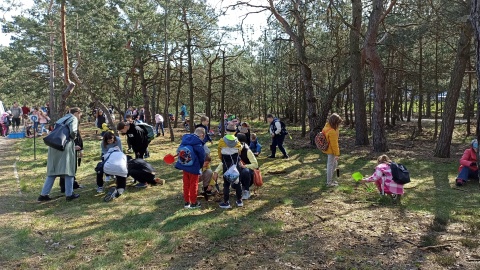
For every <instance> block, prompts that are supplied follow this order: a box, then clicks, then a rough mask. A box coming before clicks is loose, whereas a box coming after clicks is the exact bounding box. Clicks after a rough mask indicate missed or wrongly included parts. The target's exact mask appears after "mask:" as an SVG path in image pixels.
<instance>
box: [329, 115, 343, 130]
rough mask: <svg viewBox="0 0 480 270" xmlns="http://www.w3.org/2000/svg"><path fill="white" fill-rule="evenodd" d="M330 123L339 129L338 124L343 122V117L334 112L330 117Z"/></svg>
mask: <svg viewBox="0 0 480 270" xmlns="http://www.w3.org/2000/svg"><path fill="white" fill-rule="evenodd" d="M328 123H329V124H330V127H332V128H333V129H335V130H337V129H338V126H340V123H342V118H341V117H340V115H338V114H336V113H332V114H331V115H330V116H329V117H328Z"/></svg>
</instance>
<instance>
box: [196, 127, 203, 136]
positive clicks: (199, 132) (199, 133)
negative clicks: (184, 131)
mask: <svg viewBox="0 0 480 270" xmlns="http://www.w3.org/2000/svg"><path fill="white" fill-rule="evenodd" d="M195 135H197V136H200V135H203V136H205V129H204V128H203V127H198V128H196V129H195Z"/></svg>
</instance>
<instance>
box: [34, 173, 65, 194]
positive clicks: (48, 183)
mask: <svg viewBox="0 0 480 270" xmlns="http://www.w3.org/2000/svg"><path fill="white" fill-rule="evenodd" d="M56 177H57V176H55V175H49V176H47V178H46V179H45V183H44V184H43V188H42V193H40V195H42V196H46V195H48V194H50V191H51V190H52V187H53V183H54V182H55V178H56ZM72 194H73V176H69V175H65V196H72Z"/></svg>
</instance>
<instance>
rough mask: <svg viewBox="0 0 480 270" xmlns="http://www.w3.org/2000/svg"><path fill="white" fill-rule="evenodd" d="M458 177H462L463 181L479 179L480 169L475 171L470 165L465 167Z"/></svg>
mask: <svg viewBox="0 0 480 270" xmlns="http://www.w3.org/2000/svg"><path fill="white" fill-rule="evenodd" d="M457 179H462V180H463V182H467V180H468V179H476V180H478V171H473V170H471V169H470V168H469V167H465V166H464V167H463V168H462V170H461V171H460V173H459V174H458V176H457Z"/></svg>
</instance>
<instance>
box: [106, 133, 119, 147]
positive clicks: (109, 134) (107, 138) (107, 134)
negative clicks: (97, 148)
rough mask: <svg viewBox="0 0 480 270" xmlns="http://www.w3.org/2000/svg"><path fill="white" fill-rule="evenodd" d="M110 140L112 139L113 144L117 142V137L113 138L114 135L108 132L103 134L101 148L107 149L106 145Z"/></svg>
mask: <svg viewBox="0 0 480 270" xmlns="http://www.w3.org/2000/svg"><path fill="white" fill-rule="evenodd" d="M110 139H113V142H114V143H116V142H117V137H115V134H113V133H112V132H110V131H107V132H105V134H104V135H103V146H104V147H107V145H108V142H107V141H108V140H110Z"/></svg>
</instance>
